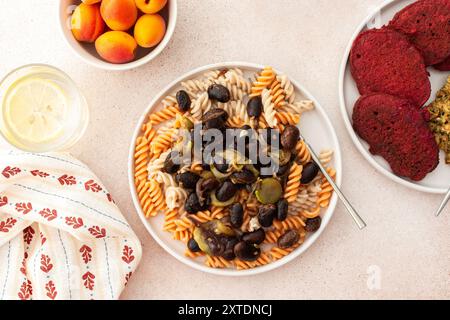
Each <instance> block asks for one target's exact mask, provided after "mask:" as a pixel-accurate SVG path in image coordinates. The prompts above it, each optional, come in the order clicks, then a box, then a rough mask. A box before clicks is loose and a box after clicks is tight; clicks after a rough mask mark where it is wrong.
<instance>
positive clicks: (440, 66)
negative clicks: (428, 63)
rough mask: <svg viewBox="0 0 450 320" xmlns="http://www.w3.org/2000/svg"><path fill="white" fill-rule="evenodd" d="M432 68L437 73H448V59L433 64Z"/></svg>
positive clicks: (449, 63) (449, 58) (449, 62)
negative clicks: (437, 71)
mask: <svg viewBox="0 0 450 320" xmlns="http://www.w3.org/2000/svg"><path fill="white" fill-rule="evenodd" d="M434 68H435V69H436V70H439V71H450V57H448V58H447V59H446V60H444V61H443V62H441V63H438V64H435V65H434Z"/></svg>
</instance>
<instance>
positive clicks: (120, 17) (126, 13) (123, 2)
mask: <svg viewBox="0 0 450 320" xmlns="http://www.w3.org/2000/svg"><path fill="white" fill-rule="evenodd" d="M100 12H101V14H102V17H103V20H105V22H106V24H107V25H108V27H110V28H111V29H112V30H115V31H125V30H128V29H130V28H131V27H132V26H133V25H134V23H135V22H136V19H137V15H138V10H137V8H136V4H135V3H134V0H103V1H102V4H101V7H100Z"/></svg>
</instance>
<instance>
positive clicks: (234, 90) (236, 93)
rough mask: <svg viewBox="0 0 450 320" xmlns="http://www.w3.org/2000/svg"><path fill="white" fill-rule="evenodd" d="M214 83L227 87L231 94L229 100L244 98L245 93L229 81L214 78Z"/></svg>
mask: <svg viewBox="0 0 450 320" xmlns="http://www.w3.org/2000/svg"><path fill="white" fill-rule="evenodd" d="M216 83H217V84H220V85H222V86H224V87H225V88H227V89H228V91H229V92H230V95H231V100H242V99H243V98H244V95H245V94H246V93H247V92H245V91H244V90H243V89H241V88H239V87H238V86H237V85H235V84H232V83H231V82H229V81H228V80H226V79H223V78H220V79H218V80H216Z"/></svg>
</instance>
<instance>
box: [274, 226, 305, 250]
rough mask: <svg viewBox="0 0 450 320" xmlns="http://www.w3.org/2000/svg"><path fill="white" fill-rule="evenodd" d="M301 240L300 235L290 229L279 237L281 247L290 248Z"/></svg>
mask: <svg viewBox="0 0 450 320" xmlns="http://www.w3.org/2000/svg"><path fill="white" fill-rule="evenodd" d="M299 240H300V235H299V234H298V232H297V231H295V230H289V231H288V232H286V233H285V234H283V235H282V236H281V237H279V238H278V242H277V244H278V247H280V248H281V249H289V248H291V247H292V246H293V245H295V244H296V243H297V242H298V241H299Z"/></svg>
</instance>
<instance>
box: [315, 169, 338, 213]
mask: <svg viewBox="0 0 450 320" xmlns="http://www.w3.org/2000/svg"><path fill="white" fill-rule="evenodd" d="M327 172H328V174H329V175H330V176H331V177H332V178H333V179H335V177H336V171H335V170H334V169H330V168H328V169H327ZM333 191H334V190H333V187H332V186H331V185H330V183H329V182H328V180H327V179H326V178H323V182H322V185H321V191H320V192H319V199H318V201H317V204H318V205H319V206H320V207H321V208H326V207H328V205H329V204H330V200H331V196H332V195H333Z"/></svg>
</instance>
